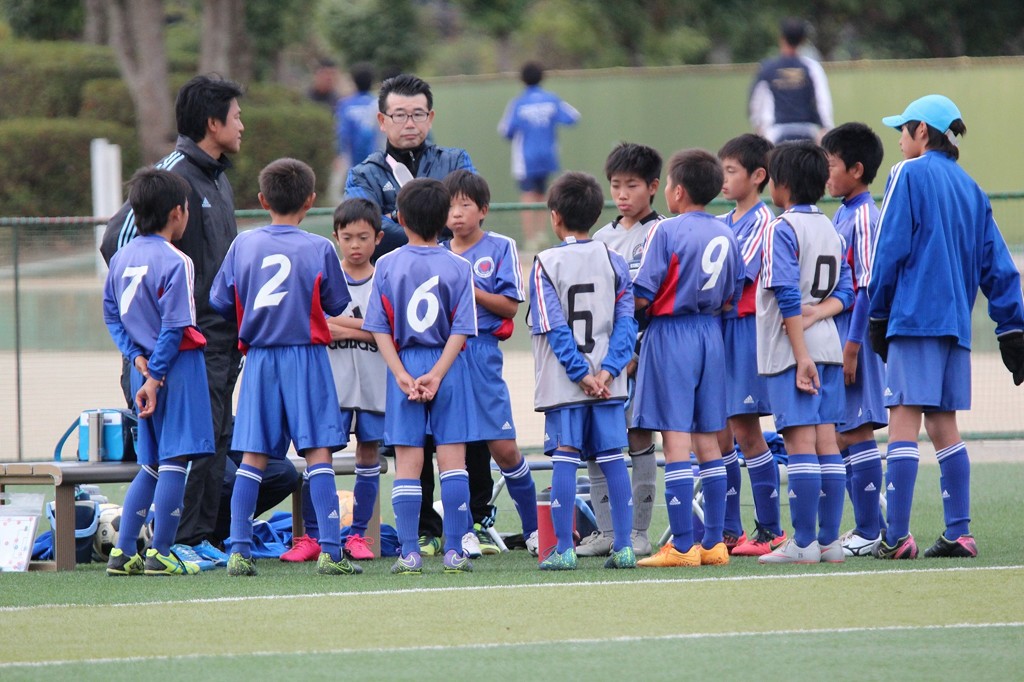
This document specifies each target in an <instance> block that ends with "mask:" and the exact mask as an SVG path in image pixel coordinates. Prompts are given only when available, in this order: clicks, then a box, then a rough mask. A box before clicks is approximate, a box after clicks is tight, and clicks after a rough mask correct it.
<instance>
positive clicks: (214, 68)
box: [199, 0, 252, 82]
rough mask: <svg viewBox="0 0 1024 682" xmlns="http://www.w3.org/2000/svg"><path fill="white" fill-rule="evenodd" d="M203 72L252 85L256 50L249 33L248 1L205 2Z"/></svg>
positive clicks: (201, 45)
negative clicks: (247, 29) (249, 82)
mask: <svg viewBox="0 0 1024 682" xmlns="http://www.w3.org/2000/svg"><path fill="white" fill-rule="evenodd" d="M202 22H203V24H202V40H201V42H200V46H199V71H200V72H201V73H217V74H220V75H221V76H224V77H225V78H232V79H234V80H239V81H243V82H244V81H248V80H249V79H250V78H251V76H252V54H251V52H252V49H251V46H250V44H249V37H248V34H247V33H246V30H245V1H244V0H204V2H203V19H202Z"/></svg>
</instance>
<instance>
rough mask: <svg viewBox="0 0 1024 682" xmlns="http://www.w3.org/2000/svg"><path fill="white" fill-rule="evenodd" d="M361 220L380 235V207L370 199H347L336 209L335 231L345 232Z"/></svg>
mask: <svg viewBox="0 0 1024 682" xmlns="http://www.w3.org/2000/svg"><path fill="white" fill-rule="evenodd" d="M360 220H363V221H366V224H367V225H369V226H370V227H372V228H373V233H374V234H379V233H380V231H381V230H382V229H383V228H382V227H381V224H380V223H381V219H380V206H378V205H377V204H376V203H375V202H373V201H370V200H369V199H362V198H357V199H346V200H345V201H343V202H341V203H340V204H338V208H336V209H334V231H335V232H337V231H338V230H343V229H345V228H346V227H348V226H349V225H351V224H352V223H357V222H359V221H360Z"/></svg>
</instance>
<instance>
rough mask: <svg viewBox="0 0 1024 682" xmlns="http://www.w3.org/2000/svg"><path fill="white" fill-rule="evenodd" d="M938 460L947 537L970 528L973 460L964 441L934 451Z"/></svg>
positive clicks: (968, 530) (965, 531)
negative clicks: (969, 456) (968, 455)
mask: <svg viewBox="0 0 1024 682" xmlns="http://www.w3.org/2000/svg"><path fill="white" fill-rule="evenodd" d="M935 458H936V459H937V460H939V487H940V488H941V489H942V511H943V514H944V516H945V519H946V531H945V532H944V533H943V534H942V535H943V537H945V538H946V539H947V540H954V541H955V540H956V539H957V538H959V537H960V536H961V535H968V534H969V533H970V532H971V530H970V526H971V461H970V459H969V458H968V457H967V446H966V445H964V443H963V441H961V442H959V443H956V444H955V445H950V446H949V447H948V448H943V449H942V450H939V451H938V452H936V453H935Z"/></svg>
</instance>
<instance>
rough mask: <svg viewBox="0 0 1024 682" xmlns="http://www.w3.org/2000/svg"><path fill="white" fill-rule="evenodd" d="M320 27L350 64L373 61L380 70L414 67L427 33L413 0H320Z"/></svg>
mask: <svg viewBox="0 0 1024 682" xmlns="http://www.w3.org/2000/svg"><path fill="white" fill-rule="evenodd" d="M319 24H320V27H321V30H322V31H323V33H324V36H325V37H326V38H327V41H328V43H329V44H330V45H331V46H332V47H333V48H334V49H335V50H337V51H338V52H339V53H340V54H342V55H344V57H345V61H346V62H347V63H349V64H355V63H356V62H370V63H371V64H374V65H376V66H377V68H378V72H379V73H384V74H387V73H395V72H401V71H411V70H414V69H415V67H416V65H417V63H418V62H419V61H420V59H421V57H422V56H423V51H424V43H423V33H422V31H421V28H420V25H419V15H418V13H417V11H416V7H415V5H414V3H413V2H412V1H411V0H320V22H319Z"/></svg>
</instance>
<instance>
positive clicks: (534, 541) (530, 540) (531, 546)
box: [526, 531, 540, 556]
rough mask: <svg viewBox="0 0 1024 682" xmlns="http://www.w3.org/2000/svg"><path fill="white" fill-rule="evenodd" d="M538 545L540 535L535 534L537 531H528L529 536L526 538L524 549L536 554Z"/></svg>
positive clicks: (532, 554)
mask: <svg viewBox="0 0 1024 682" xmlns="http://www.w3.org/2000/svg"><path fill="white" fill-rule="evenodd" d="M539 547H540V537H539V536H538V535H537V531H533V532H532V533H530V535H529V537H527V538H526V551H527V552H529V553H530V555H531V556H537V552H538V549H539Z"/></svg>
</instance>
